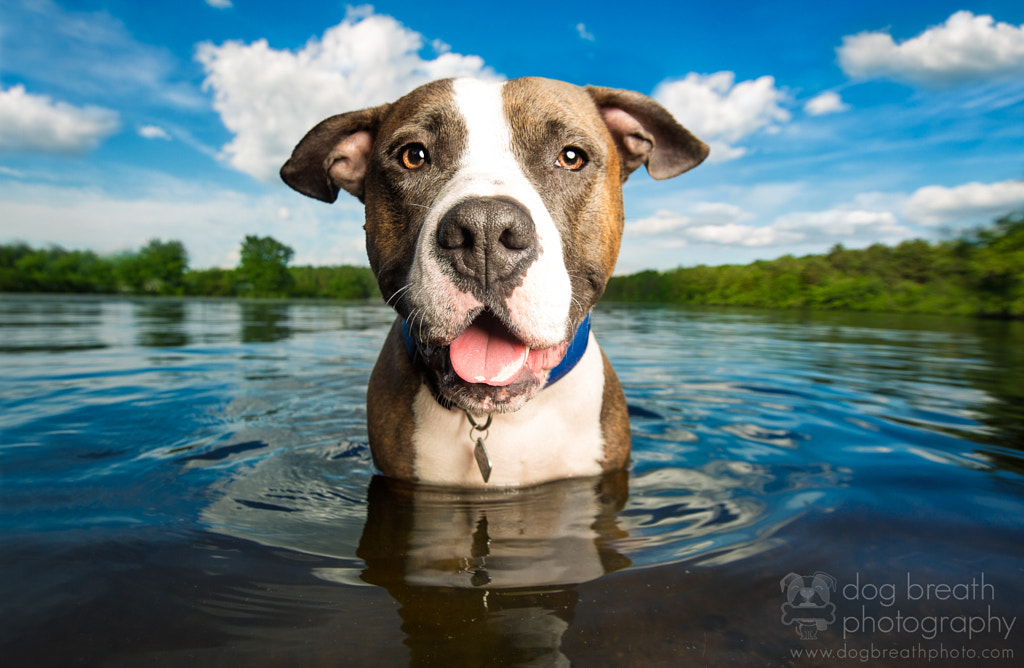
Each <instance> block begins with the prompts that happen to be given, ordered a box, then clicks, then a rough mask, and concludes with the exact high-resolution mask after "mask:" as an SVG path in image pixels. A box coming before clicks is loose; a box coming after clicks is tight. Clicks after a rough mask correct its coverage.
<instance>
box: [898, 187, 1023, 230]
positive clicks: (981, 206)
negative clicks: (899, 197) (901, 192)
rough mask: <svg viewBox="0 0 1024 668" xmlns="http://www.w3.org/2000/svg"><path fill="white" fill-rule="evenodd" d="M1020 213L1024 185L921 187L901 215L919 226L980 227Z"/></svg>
mask: <svg viewBox="0 0 1024 668" xmlns="http://www.w3.org/2000/svg"><path fill="white" fill-rule="evenodd" d="M1021 210H1024V181H1001V182H998V183H976V182H975V183H965V184H963V185H959V186H956V187H954V188H947V187H945V186H925V187H924V188H919V189H918V190H916V191H915V192H914V193H913V194H912V195H911V196H910V198H909V199H908V200H907V203H906V206H905V207H904V209H903V215H904V217H906V218H907V220H910V221H913V222H916V223H920V224H922V225H950V224H956V223H959V224H968V225H969V224H983V223H989V222H991V221H992V219H993V218H996V217H998V216H1000V215H1004V214H1007V213H1011V212H1013V211H1021Z"/></svg>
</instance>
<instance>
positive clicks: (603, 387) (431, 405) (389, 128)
mask: <svg viewBox="0 0 1024 668" xmlns="http://www.w3.org/2000/svg"><path fill="white" fill-rule="evenodd" d="M708 152H709V149H708V147H707V145H705V144H704V143H703V142H702V141H700V140H699V139H697V138H696V137H695V136H694V135H693V134H691V133H690V132H689V131H688V130H686V129H685V128H684V127H683V126H681V125H680V124H679V123H678V122H677V121H676V120H675V119H674V118H673V117H672V116H671V114H670V113H669V112H668V111H667V110H665V109H664V108H663V107H662V106H661V105H659V104H658V103H657V102H655V101H654V100H653V99H651V98H649V97H647V96H645V95H642V94H640V93H636V92H632V91H626V90H618V89H611V88H599V87H593V86H587V87H578V86H575V85H572V84H568V83H565V82H560V81H554V80H549V79H541V78H532V77H531V78H523V79H512V80H509V81H504V82H491V81H482V80H478V79H446V80H441V81H435V82H433V83H429V84H426V85H424V86H421V87H419V88H417V89H415V90H413V91H412V92H410V93H409V94H407V95H405V96H404V97H402V98H400V99H398V100H397V101H395V102H393V103H390V104H383V105H380V106H377V107H373V108H369V109H363V110H360V111H353V112H349V113H345V114H341V115H337V116H332V117H330V118H328V119H326V120H324V121H321V122H320V123H319V124H318V125H316V126H315V127H314V128H312V129H311V130H310V131H309V132H308V133H307V134H306V135H305V137H304V138H303V139H302V140H301V141H300V142H299V143H298V144H297V145H296V147H295V149H294V151H293V152H292V155H291V157H290V158H289V160H288V161H287V162H286V163H285V164H284V166H283V167H282V168H281V177H282V179H283V180H284V181H285V183H287V184H288V185H289V186H291V187H292V188H293V189H295V190H297V191H298V192H300V193H302V194H304V195H307V196H309V197H313V198H316V199H319V200H322V201H325V202H328V203H331V202H334V201H335V200H336V199H337V196H338V194H339V193H340V191H342V190H344V191H346V192H347V193H349V194H350V195H354V196H355V197H357V198H359V199H360V201H362V202H363V203H364V205H365V212H366V224H365V230H366V250H367V255H368V256H369V260H370V267H371V269H372V270H373V272H374V275H375V276H376V278H377V281H378V283H379V285H380V289H381V293H382V294H383V295H384V297H385V298H386V300H387V302H388V303H389V304H391V305H392V306H393V307H394V308H395V310H396V311H397V312H398V315H399V317H398V319H397V320H396V321H395V324H394V326H393V327H392V329H391V331H390V334H389V335H388V337H387V340H386V342H385V343H384V347H383V349H382V351H381V353H380V356H379V357H378V359H377V363H376V366H375V367H374V369H373V372H372V374H371V376H370V382H369V386H368V389H367V427H368V432H369V439H370V449H371V452H372V455H373V460H374V464H375V466H376V467H377V468H378V470H379V471H380V472H381V473H383V474H384V475H386V476H391V477H394V478H399V479H404V480H410V481H418V482H421V483H426V484H436V485H444V486H451V487H482V486H486V485H492V486H526V485H534V484H539V483H543V482H547V481H551V480H556V479H561V478H570V477H576V476H594V475H598V474H600V473H602V472H604V471H613V470H617V469H622V468H624V467H625V466H626V465H627V463H628V461H629V452H630V434H629V415H628V412H627V408H626V401H625V396H624V394H623V391H622V387H621V385H620V383H619V380H618V378H617V377H616V375H615V371H614V370H613V369H612V366H611V364H610V363H609V361H608V359H607V357H606V356H605V355H604V353H603V352H602V351H601V349H600V347H599V346H598V344H597V342H596V340H595V339H594V336H593V334H592V333H591V332H590V311H591V308H592V307H593V306H594V304H595V303H596V302H597V300H598V299H599V298H600V296H601V294H602V292H603V291H604V287H605V285H606V283H607V281H608V279H609V278H610V277H611V275H612V271H613V269H614V267H615V262H616V259H617V257H618V252H619V245H620V242H621V239H622V231H623V222H624V217H623V208H622V184H623V183H624V182H625V180H626V179H627V177H628V176H629V175H630V174H631V173H632V172H633V171H634V170H636V169H637V168H639V167H640V166H641V165H644V166H646V168H647V171H648V173H649V174H650V175H651V176H652V177H653V178H655V179H666V178H670V177H674V176H677V175H679V174H682V173H683V172H685V171H687V170H689V169H691V168H693V167H695V166H697V165H698V164H700V163H701V162H702V161H703V160H704V158H705V157H707V155H708Z"/></svg>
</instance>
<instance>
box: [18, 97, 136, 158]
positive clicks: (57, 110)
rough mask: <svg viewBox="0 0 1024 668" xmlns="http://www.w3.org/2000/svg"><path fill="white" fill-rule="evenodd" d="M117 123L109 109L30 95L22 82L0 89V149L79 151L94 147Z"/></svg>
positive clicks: (114, 113) (117, 125)
mask: <svg viewBox="0 0 1024 668" xmlns="http://www.w3.org/2000/svg"><path fill="white" fill-rule="evenodd" d="M119 126H120V121H119V118H118V114H117V112H115V111H112V110H110V109H104V108H101V107H94V106H86V107H76V106H73V105H70V104H68V103H66V102H60V101H54V100H52V99H51V98H49V97H47V96H45V95H33V94H31V93H27V92H26V91H25V87H24V86H22V85H17V86H13V87H12V88H9V89H7V90H2V89H0V152H13V151H46V152H55V153H79V152H82V151H87V150H89V149H92V148H95V147H96V146H97V145H98V144H99V143H100V142H101V141H102V140H103V139H106V138H107V137H109V136H110V135H112V134H113V133H114V132H116V131H117V129H118V127H119Z"/></svg>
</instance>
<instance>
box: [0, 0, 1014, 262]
mask: <svg viewBox="0 0 1024 668" xmlns="http://www.w3.org/2000/svg"><path fill="white" fill-rule="evenodd" d="M452 75H466V76H481V77H487V78H512V77H517V76H527V75H530V76H546V77H551V78H556V79H563V80H566V81H570V82H573V83H577V84H595V85H601V86H612V87H619V88H629V89H633V90H638V91H640V92H643V93H646V94H648V95H652V96H654V97H655V98H656V99H658V100H659V101H660V102H662V104H664V105H665V106H666V107H668V108H669V109H670V110H671V111H672V112H673V113H674V114H675V115H676V117H677V118H678V119H679V120H680V122H682V123H683V124H684V125H686V126H687V127H688V128H690V129H691V130H692V131H694V132H695V133H696V134H697V135H698V136H700V137H701V138H702V139H704V140H705V141H707V142H708V143H709V144H711V146H712V157H711V158H710V159H709V161H708V162H706V163H705V164H704V165H701V166H700V167H698V168H697V169H696V170H694V171H692V172H690V173H688V174H685V175H683V176H681V177H679V178H677V179H673V180H670V181H662V182H656V181H653V180H652V179H650V178H649V177H647V175H646V174H643V173H642V172H638V173H636V174H635V175H634V176H633V177H632V178H631V179H630V180H629V182H627V184H626V188H625V200H626V218H627V221H626V223H627V224H626V234H625V239H624V243H623V248H622V254H621V256H620V261H619V271H620V272H632V271H638V270H640V269H645V268H655V269H667V268H672V267H676V266H680V265H682V266H692V265H696V264H724V263H746V262H749V261H751V260H754V259H758V258H773V257H778V256H781V255H784V254H786V253H793V254H796V255H802V254H806V253H818V252H824V251H827V250H828V248H829V247H831V246H832V245H833V244H836V243H842V244H844V245H845V246H847V247H849V248H859V247H865V246H867V245H870V244H871V243H875V242H882V243H888V244H892V243H898V242H899V241H900V240H903V239H908V238H916V237H923V238H929V239H939V238H944V237H946V236H949V235H950V234H953V233H955V232H956V230H959V229H963V228H965V227H969V226H973V225H977V224H981V223H986V222H989V221H991V220H992V219H993V218H994V217H995V216H998V215H1001V214H1002V213H1006V212H1009V211H1013V210H1020V209H1024V3H1021V2H1020V1H1019V0H998V1H991V2H965V1H958V2H947V1H946V0H930V1H929V2H920V1H916V0H914V1H909V2H899V3H897V2H892V0H886V1H885V2H881V1H878V0H860V1H859V2H856V3H820V2H805V1H799V2H798V1H795V0H794V1H790V2H774V3H762V2H717V3H707V2H699V3H698V2H685V1H684V2H679V1H676V2H664V3H649V2H642V1H637V2H630V3H625V4H624V3H609V2H602V1H588V2H562V3H553V2H545V3H532V2H518V3H500V4H487V3H480V2H454V3H453V2H447V3H435V4H432V3H428V2H423V1H422V0H420V1H418V2H408V1H403V2H377V3H375V4H374V5H372V6H370V5H347V4H344V3H339V2H321V1H317V0H311V1H310V0H307V1H304V2H301V3H280V2H270V1H262V2H251V1H248V0H205V1H204V0H175V1H174V2H164V1H158V0H152V1H150V2H135V1H133V0H106V1H96V2H91V1H77V2H67V1H61V0H5V1H4V2H3V3H2V4H0V242H11V241H16V240H18V241H25V242H28V243H29V244H32V245H34V246H45V245H49V244H59V245H62V246H64V247H66V248H76V249H86V248H87V249H92V250H95V251H97V252H101V253H112V252H117V251H121V250H126V249H137V248H139V247H140V246H142V245H143V244H145V243H146V242H147V240H149V239H152V238H160V239H164V240H167V239H178V240H181V241H183V242H184V243H185V245H186V247H187V248H188V251H189V254H190V258H191V266H192V267H194V268H205V267H211V266H234V265H235V264H236V263H237V259H238V248H239V243H240V241H241V239H242V238H243V237H244V236H245V235H247V234H259V235H271V236H273V237H275V238H276V239H278V240H280V241H282V242H284V243H286V244H288V245H290V246H292V247H293V248H294V249H295V251H296V255H295V259H294V260H293V263H295V264H306V263H311V264H340V263H350V264H366V260H365V251H364V247H363V237H362V228H361V226H362V210H361V206H360V205H359V203H358V202H357V201H356V200H354V199H341V200H339V202H338V203H337V204H335V205H333V206H328V205H326V204H323V203H321V202H317V201H314V200H308V199H306V198H303V197H302V196H300V195H298V194H297V193H294V192H292V191H291V190H289V189H287V188H286V187H285V186H284V185H282V184H281V183H280V182H279V181H278V179H277V177H276V171H277V168H278V167H279V165H280V164H281V162H282V161H283V160H284V159H285V158H286V157H287V155H288V153H289V152H290V149H291V147H292V146H293V145H294V143H295V142H296V141H297V140H298V139H299V138H300V137H301V136H302V135H303V134H304V132H305V131H306V130H307V129H308V128H309V127H311V126H312V125H313V124H314V123H316V122H317V121H319V120H320V119H321V118H323V117H326V116H328V115H331V114H334V113H340V112H343V111H349V110H352V109H359V108H363V107H366V106H370V105H374V104H379V103H381V102H384V101H387V100H390V99H393V98H395V97H398V96H399V95H401V94H403V93H404V92H407V91H408V90H410V89H411V88H413V87H415V86H416V85H418V84H420V83H424V82H426V81H428V80H431V79H434V78H440V77H444V76H452Z"/></svg>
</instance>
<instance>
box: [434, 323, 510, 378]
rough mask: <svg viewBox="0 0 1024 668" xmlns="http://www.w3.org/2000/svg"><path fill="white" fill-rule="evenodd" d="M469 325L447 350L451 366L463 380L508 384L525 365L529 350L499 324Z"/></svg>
mask: <svg viewBox="0 0 1024 668" xmlns="http://www.w3.org/2000/svg"><path fill="white" fill-rule="evenodd" d="M488 324H496V323H483V324H481V323H480V322H479V321H478V322H474V323H473V324H472V325H470V326H469V327H468V328H467V329H466V331H465V332H463V333H462V335H461V336H459V338H457V339H455V340H454V341H452V345H451V348H450V349H449V352H450V355H451V360H452V368H453V369H455V373H457V374H459V377H460V378H462V380H464V381H466V382H467V383H485V384H487V385H494V386H499V387H500V386H504V385H509V384H511V383H512V382H513V381H515V379H516V378H518V377H519V373H520V372H521V371H522V370H523V367H525V366H526V360H527V358H528V357H529V354H530V349H529V348H527V347H526V346H525V345H524V344H523V343H521V342H520V341H517V340H516V339H513V338H511V337H510V335H509V334H508V333H507V332H505V331H504V330H503V329H502V328H501V327H500V326H497V327H489V326H488Z"/></svg>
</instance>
